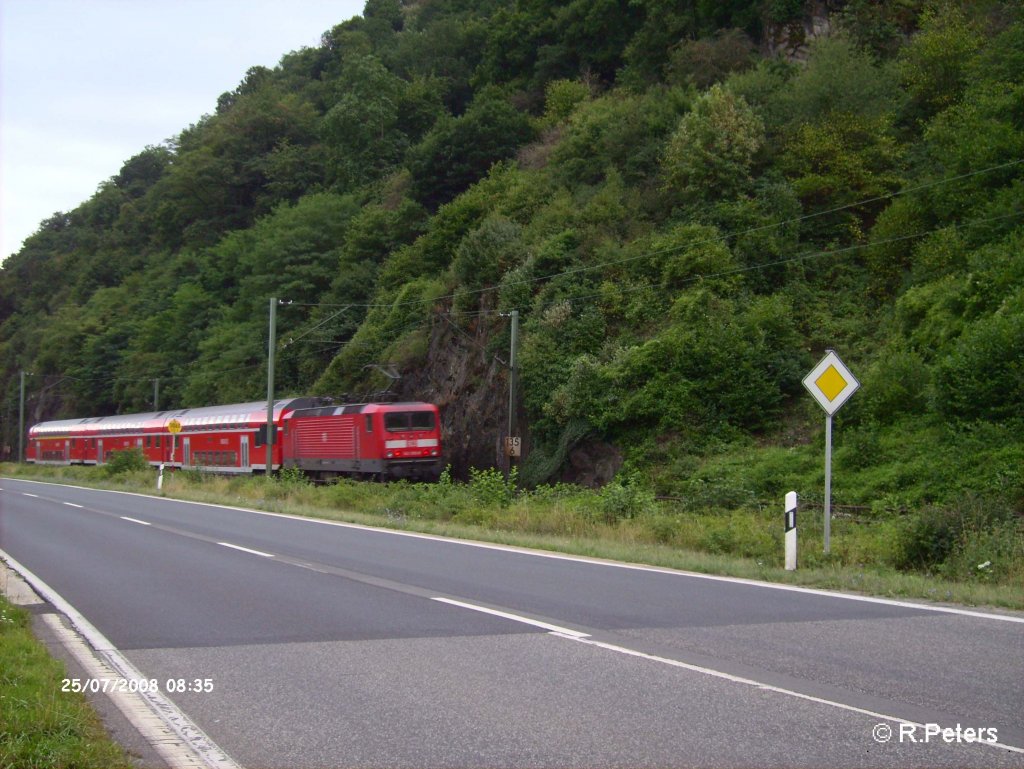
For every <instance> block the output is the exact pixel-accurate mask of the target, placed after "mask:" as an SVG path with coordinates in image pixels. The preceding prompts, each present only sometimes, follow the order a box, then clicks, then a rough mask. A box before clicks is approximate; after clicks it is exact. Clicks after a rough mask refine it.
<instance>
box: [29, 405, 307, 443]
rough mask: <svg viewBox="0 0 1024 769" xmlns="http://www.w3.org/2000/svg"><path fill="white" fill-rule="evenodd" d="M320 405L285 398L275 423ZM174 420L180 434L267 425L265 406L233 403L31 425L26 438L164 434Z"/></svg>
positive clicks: (278, 406)
mask: <svg viewBox="0 0 1024 769" xmlns="http://www.w3.org/2000/svg"><path fill="white" fill-rule="evenodd" d="M322 404H323V400H322V399H320V398H305V397H303V398H284V399H281V400H277V401H274V419H275V420H277V419H280V418H281V415H282V414H283V413H285V412H287V411H293V410H295V409H300V408H311V407H315V406H319V405H322ZM172 419H177V420H178V421H179V422H180V423H181V426H182V430H183V431H193V430H202V429H211V428H213V427H230V426H237V427H243V426H247V425H250V424H252V423H254V422H258V423H265V422H266V421H267V402H266V401H252V402H250V403H232V404H228V405H224V406H203V407H200V408H193V409H170V410H167V411H150V412H146V413H142V414H123V415H119V416H109V417H85V418H82V419H59V420H54V421H51V422H40V423H39V424H36V425H33V426H32V428H31V429H30V430H29V435H31V436H33V437H46V436H57V435H83V436H84V435H88V436H92V435H114V434H118V433H128V432H139V431H142V430H146V431H150V432H167V425H168V423H169V422H170V421H171V420H172Z"/></svg>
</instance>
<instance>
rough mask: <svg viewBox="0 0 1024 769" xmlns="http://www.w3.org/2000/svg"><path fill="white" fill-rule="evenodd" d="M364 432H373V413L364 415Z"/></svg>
mask: <svg viewBox="0 0 1024 769" xmlns="http://www.w3.org/2000/svg"><path fill="white" fill-rule="evenodd" d="M366 432H368V433H372V432H373V414H367V415H366Z"/></svg>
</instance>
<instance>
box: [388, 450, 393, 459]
mask: <svg viewBox="0 0 1024 769" xmlns="http://www.w3.org/2000/svg"><path fill="white" fill-rule="evenodd" d="M394 456H395V452H393V451H389V452H388V459H391V458H392V457H394Z"/></svg>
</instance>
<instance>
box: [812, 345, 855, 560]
mask: <svg viewBox="0 0 1024 769" xmlns="http://www.w3.org/2000/svg"><path fill="white" fill-rule="evenodd" d="M803 383H804V387H805V388H807V392H809V393H810V394H811V395H812V396H814V400H816V401H817V402H818V405H819V406H821V408H822V409H823V410H824V411H825V527H824V540H825V552H826V553H830V552H832V415H833V414H835V413H836V412H837V411H839V409H840V408H841V407H842V405H843V404H844V403H846V401H847V400H849V398H850V396H851V395H853V394H854V393H855V392H857V390H858V389H859V388H860V382H858V381H857V377H855V376H854V375H853V373H852V372H851V371H850V369H848V368H847V367H846V364H845V363H843V362H842V360H840V358H839V356H838V355H836V351H835V350H826V351H825V357H824V358H822V359H821V360H820V361H819V362H818V365H817V366H815V367H814V368H813V369H811V373H809V374H808V375H807V376H805V377H804V380H803Z"/></svg>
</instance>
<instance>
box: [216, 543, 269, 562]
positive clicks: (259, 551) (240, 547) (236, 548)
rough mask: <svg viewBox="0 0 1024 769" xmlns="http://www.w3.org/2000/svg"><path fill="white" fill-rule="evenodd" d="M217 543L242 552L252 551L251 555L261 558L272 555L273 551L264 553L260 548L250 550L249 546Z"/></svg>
mask: <svg viewBox="0 0 1024 769" xmlns="http://www.w3.org/2000/svg"><path fill="white" fill-rule="evenodd" d="M217 544H218V545H223V546H224V547H230V548H231V549H232V550H241V551H242V552H243V553H252V554H253V555H258V556H261V557H263V558H273V557H274V554H273V553H264V552H263V551H262V550H251V549H250V548H248V547H242V546H241V545H232V544H231V543H230V542H218V543H217Z"/></svg>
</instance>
